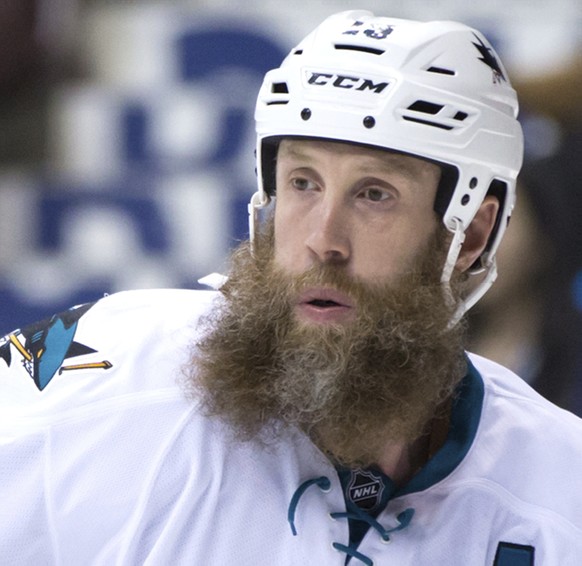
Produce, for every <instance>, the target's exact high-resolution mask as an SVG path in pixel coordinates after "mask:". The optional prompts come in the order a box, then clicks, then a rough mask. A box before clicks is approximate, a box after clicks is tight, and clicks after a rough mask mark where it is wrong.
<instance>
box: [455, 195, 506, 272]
mask: <svg viewBox="0 0 582 566" xmlns="http://www.w3.org/2000/svg"><path fill="white" fill-rule="evenodd" d="M498 211H499V201H498V200H497V198H496V197H494V196H492V195H489V196H486V197H485V199H484V200H483V202H482V203H481V206H480V207H479V210H478V211H477V214H475V217H474V218H473V221H472V222H471V224H469V227H468V228H467V229H466V230H465V241H464V242H463V246H462V248H461V252H460V254H459V258H458V260H457V264H456V266H455V268H456V269H457V270H458V271H461V272H462V271H467V269H469V268H470V267H471V266H472V265H473V263H474V262H475V261H476V260H477V258H478V257H479V256H480V255H481V254H482V253H483V250H484V249H485V246H486V245H487V242H488V241H489V236H490V235H491V231H492V230H493V227H494V226H495V220H496V218H497V212H498Z"/></svg>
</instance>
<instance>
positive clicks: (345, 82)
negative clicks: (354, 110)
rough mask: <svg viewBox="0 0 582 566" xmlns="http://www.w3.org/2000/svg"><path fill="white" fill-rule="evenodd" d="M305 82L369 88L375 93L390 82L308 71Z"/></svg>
mask: <svg viewBox="0 0 582 566" xmlns="http://www.w3.org/2000/svg"><path fill="white" fill-rule="evenodd" d="M307 83H308V84H310V85H315V86H327V85H331V86H333V87H335V88H345V89H354V90H360V91H365V90H371V91H373V92H375V93H376V94H380V93H381V92H382V91H383V90H384V89H385V88H386V87H387V86H388V85H389V84H390V83H388V82H377V83H375V82H374V81H373V80H372V79H364V78H361V77H351V76H348V75H334V74H331V73H317V72H314V71H308V73H307Z"/></svg>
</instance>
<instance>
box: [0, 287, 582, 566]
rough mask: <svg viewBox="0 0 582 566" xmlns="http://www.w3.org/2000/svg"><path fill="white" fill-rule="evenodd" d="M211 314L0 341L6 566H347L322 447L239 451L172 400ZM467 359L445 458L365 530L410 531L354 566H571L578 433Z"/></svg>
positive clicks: (175, 309)
mask: <svg viewBox="0 0 582 566" xmlns="http://www.w3.org/2000/svg"><path fill="white" fill-rule="evenodd" d="M216 298H217V295H216V293H215V292H211V291H177V290H168V291H165V290H162V291H132V292H124V293H119V294H115V295H112V296H109V297H105V298H104V299H102V300H100V301H98V302H97V303H95V304H93V305H90V306H85V307H79V308H75V309H72V310H71V311H68V312H67V313H64V314H63V315H60V316H56V317H53V319H51V320H50V321H47V322H44V323H42V324H39V325H36V326H35V327H33V328H29V329H23V330H20V331H16V332H14V333H12V334H11V335H9V336H7V337H6V338H5V339H4V340H3V342H2V343H0V564H2V566H7V565H28V564H31V565H32V564H35V565H37V564H42V565H44V566H48V565H57V564H58V565H67V566H68V565H75V566H77V565H107V566H110V565H138V564H148V565H159V566H167V565H182V564H184V565H186V564H187V565H204V566H226V565H242V566H251V565H252V566H291V565H293V566H297V565H313V566H321V565H337V566H341V565H344V564H345V563H346V559H347V554H346V553H345V552H343V551H341V550H338V549H337V548H334V543H338V544H340V545H341V544H343V545H347V544H348V539H349V534H348V521H347V520H346V519H343V518H336V519H335V520H332V519H331V518H330V513H337V512H342V511H345V508H346V504H345V500H344V496H343V492H342V488H341V486H340V482H339V479H338V474H337V471H336V470H335V468H334V467H333V466H332V465H331V464H330V462H329V461H328V460H327V459H326V458H325V457H324V456H323V455H322V454H321V453H320V452H319V451H318V449H317V448H316V447H315V446H314V445H313V444H312V443H311V442H310V441H309V440H308V439H307V438H305V437H304V436H302V435H301V434H299V433H297V434H296V435H292V436H290V437H289V438H287V439H285V440H284V441H283V442H281V443H279V444H278V445H276V446H273V447H271V448H270V449H265V448H260V447H259V446H257V445H255V444H253V443H246V444H239V443H236V442H234V441H232V440H230V437H229V434H228V430H227V429H226V428H225V426H223V425H222V424H221V422H220V421H218V420H216V419H209V418H206V417H204V416H202V415H201V414H200V412H199V410H198V408H197V404H196V402H195V401H193V400H191V399H187V398H186V396H185V395H184V393H183V381H184V379H185V378H184V374H185V372H184V365H185V364H186V363H187V362H188V359H189V357H190V355H191V347H192V346H191V345H192V344H193V343H194V341H195V339H196V333H197V330H196V326H197V320H198V319H199V317H200V316H202V315H203V314H204V313H205V312H208V310H209V309H211V308H212V304H213V301H214V300H216ZM470 359H471V362H472V364H473V366H472V368H471V371H470V372H469V375H468V376H467V378H466V379H465V380H464V382H463V385H462V388H461V391H460V393H459V397H458V399H457V401H456V402H455V409H454V413H453V418H452V424H451V430H450V433H449V438H448V439H447V441H446V443H445V445H444V446H443V447H442V449H441V450H440V451H439V452H438V453H437V454H436V455H435V456H434V457H433V459H432V460H430V461H429V463H428V464H427V466H426V467H425V468H424V469H423V470H422V471H421V472H420V473H419V474H418V476H416V477H415V478H413V480H412V481H411V482H410V484H408V485H407V486H405V487H404V488H402V489H400V490H398V491H397V492H396V493H395V494H394V496H393V497H392V498H391V499H390V501H389V503H388V505H387V507H386V508H385V510H384V511H383V512H382V513H381V514H380V515H379V516H378V519H377V520H378V523H379V524H381V525H382V526H383V527H384V528H386V529H391V528H393V527H396V526H397V525H398V519H397V517H398V516H399V515H400V514H401V513H402V512H404V511H406V512H407V513H408V514H410V513H412V511H407V510H413V516H412V518H411V519H410V521H409V522H408V524H407V526H406V527H405V528H402V529H400V530H397V531H395V532H393V533H391V535H390V537H389V539H390V540H389V541H388V544H387V543H386V541H384V540H383V539H382V537H381V536H380V534H379V533H378V531H377V530H376V529H374V528H370V529H369V530H368V532H367V534H366V535H365V537H364V539H363V540H362V542H361V544H360V545H359V546H358V548H357V555H356V554H354V555H353V556H352V557H351V558H350V560H349V564H350V565H356V566H359V565H360V564H375V565H387V566H388V565H390V566H393V565H399V566H407V565H410V566H413V565H414V566H418V565H439V566H440V565H447V566H449V565H454V566H456V565H458V566H468V565H469V566H480V565H487V566H489V565H492V566H493V565H495V566H530V565H532V564H536V565H543V566H580V564H582V424H581V421H580V420H579V419H577V418H576V417H574V416H573V415H571V414H569V413H567V412H565V411H562V410H560V409H558V408H557V407H555V406H553V405H552V404H550V403H549V402H547V401H546V400H544V399H543V398H542V397H540V396H539V395H538V394H536V393H535V392H534V391H532V389H531V388H530V387H529V386H528V385H527V384H525V383H524V382H523V381H522V380H520V379H519V378H518V377H516V376H515V375H513V374H512V373H510V372H509V371H508V370H506V369H504V368H502V367H500V366H499V365H496V364H494V363H492V362H490V361H487V360H485V359H483V358H480V357H477V356H470ZM322 478H327V481H326V480H325V479H322ZM328 485H329V489H327V487H328ZM400 516H401V517H402V515H400ZM293 531H295V532H296V534H294V533H293ZM336 547H337V544H336Z"/></svg>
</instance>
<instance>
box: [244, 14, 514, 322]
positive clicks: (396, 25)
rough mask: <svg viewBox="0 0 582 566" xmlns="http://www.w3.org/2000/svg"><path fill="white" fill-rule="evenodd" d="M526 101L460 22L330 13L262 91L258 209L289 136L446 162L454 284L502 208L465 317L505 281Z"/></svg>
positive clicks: (444, 195) (442, 204) (446, 274)
mask: <svg viewBox="0 0 582 566" xmlns="http://www.w3.org/2000/svg"><path fill="white" fill-rule="evenodd" d="M517 112H518V103H517V97H516V93H515V91H514V90H513V88H512V87H511V85H510V83H509V80H508V77H507V73H506V71H505V69H504V67H503V66H502V63H501V62H500V60H499V58H498V56H497V55H496V54H495V52H494V50H493V49H492V47H491V46H490V44H489V43H488V42H487V40H486V39H485V38H484V37H483V36H482V35H481V34H480V33H479V32H478V31H476V30H474V29H471V28H470V27H467V26H466V25H464V24H460V23H456V22H446V21H442V22H426V23H424V22H416V21H409V20H402V19H395V18H387V17H376V16H374V15H373V14H372V13H370V12H367V11H348V12H342V13H339V14H335V15H333V16H331V17H329V18H327V19H326V20H325V21H324V22H323V23H322V24H321V25H320V26H318V27H317V28H316V29H315V30H314V31H313V32H312V33H310V34H309V35H308V36H307V37H306V38H305V39H304V40H303V41H301V42H300V43H299V45H298V46H297V47H295V48H294V49H292V50H291V52H290V53H289V55H288V56H287V57H286V58H285V60H284V61H283V63H282V64H281V67H279V68H278V69H274V70H271V71H269V72H268V73H267V74H266V76H265V79H264V81H263V85H262V87H261V89H260V92H259V96H258V99H257V105H256V111H255V120H256V130H257V175H258V191H257V193H255V195H253V197H252V199H251V203H250V205H249V223H250V226H249V227H250V237H251V240H252V239H253V238H254V231H255V218H256V211H257V210H258V209H260V208H262V207H264V206H266V205H267V204H268V202H269V201H270V199H271V197H273V196H274V195H275V163H276V151H277V146H278V142H279V141H280V140H281V138H285V137H301V138H306V137H307V138H319V139H328V140H337V141H345V142H350V143H356V144H364V145H368V146H373V147H377V148H384V149H388V150H392V151H397V152H402V153H406V154H410V155H414V156H417V157H421V158H425V159H428V160H430V161H434V162H438V163H439V164H440V165H441V166H442V170H443V176H442V180H441V184H440V187H439V190H438V191H437V199H436V202H435V210H436V212H437V213H438V214H439V215H440V216H441V217H442V221H443V223H444V225H445V226H446V227H447V229H448V230H450V231H451V232H453V233H454V234H455V236H454V238H453V241H452V243H451V247H450V250H449V254H448V257H447V261H446V263H445V267H444V270H443V275H442V281H443V283H444V285H445V286H446V287H447V288H448V283H449V280H450V277H451V275H452V272H453V269H454V266H455V264H456V261H457V258H458V254H459V251H460V249H461V245H462V243H463V240H464V232H465V229H466V228H467V227H468V226H469V224H470V223H471V221H472V220H473V217H474V216H475V214H476V212H477V210H478V209H479V206H480V205H481V203H482V202H483V199H484V198H485V196H486V195H487V194H491V193H493V194H495V195H496V196H497V197H498V198H499V200H500V204H501V206H500V211H499V215H498V218H497V221H496V225H495V228H494V232H493V234H492V236H491V238H490V240H489V242H488V244H487V247H486V249H485V251H484V253H483V254H482V256H481V257H480V258H479V261H478V262H477V263H476V264H475V265H474V266H473V268H472V270H471V272H472V273H477V272H482V271H483V270H485V271H486V272H487V273H486V275H485V276H484V277H483V279H482V280H481V282H480V284H479V285H478V286H477V288H476V289H475V290H474V291H473V292H472V294H471V295H470V296H469V297H468V298H466V300H465V301H464V304H463V305H462V306H461V308H460V311H459V313H458V316H457V318H459V317H460V316H462V314H463V313H464V312H465V311H466V310H467V309H468V308H470V307H471V306H472V305H473V304H474V303H475V302H477V300H478V299H479V298H480V297H481V296H482V295H483V294H484V293H485V291H486V290H487V289H488V288H489V286H490V285H491V283H492V282H493V281H494V279H495V277H496V266H495V252H496V250H497V248H498V246H499V243H500V241H501V239H502V237H503V233H504V231H505V228H506V226H507V223H508V221H509V217H510V215H511V211H512V209H513V205H514V202H515V181H516V177H517V174H518V171H519V169H520V167H521V163H522V157H523V135H522V131H521V127H520V125H519V122H518V121H517Z"/></svg>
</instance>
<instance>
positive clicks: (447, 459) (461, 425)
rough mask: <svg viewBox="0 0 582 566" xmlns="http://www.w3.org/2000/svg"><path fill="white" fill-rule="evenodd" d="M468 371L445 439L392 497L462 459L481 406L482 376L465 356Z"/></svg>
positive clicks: (430, 481) (421, 486) (438, 476)
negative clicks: (435, 451) (436, 450)
mask: <svg viewBox="0 0 582 566" xmlns="http://www.w3.org/2000/svg"><path fill="white" fill-rule="evenodd" d="M467 365H468V371H467V375H466V376H465V377H464V378H463V380H462V381H461V383H460V384H459V387H458V389H457V394H456V397H455V399H454V401H453V406H452V410H451V422H450V425H449V432H448V435H447V438H446V440H445V443H444V444H443V445H442V446H441V448H440V449H439V450H438V452H437V453H436V454H435V455H434V456H433V457H432V458H431V459H430V460H429V461H428V462H427V464H426V465H425V466H424V467H423V468H422V469H421V470H420V471H419V472H418V473H417V474H416V475H415V476H414V477H413V478H412V479H411V480H410V481H409V482H408V483H407V484H406V485H404V486H402V487H401V488H400V489H399V490H397V491H396V492H395V493H394V495H393V497H400V496H402V495H407V494H409V493H415V492H418V491H423V490H425V489H427V488H429V487H431V486H433V485H435V484H436V483H438V482H439V481H441V480H443V479H444V478H446V477H447V476H448V475H449V474H450V473H451V472H453V471H454V470H455V469H456V468H457V466H459V464H460V463H461V462H462V461H463V459H464V458H465V456H466V455H467V453H468V452H469V449H470V448H471V446H472V444H473V441H474V440H475V435H476V434H477V429H478V428H479V422H480V420H481V412H482V409H483V397H484V394H485V387H484V385H483V378H482V377H481V375H480V374H479V372H478V371H477V369H476V368H475V366H474V365H473V364H472V363H471V361H470V360H469V359H468V358H467Z"/></svg>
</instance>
